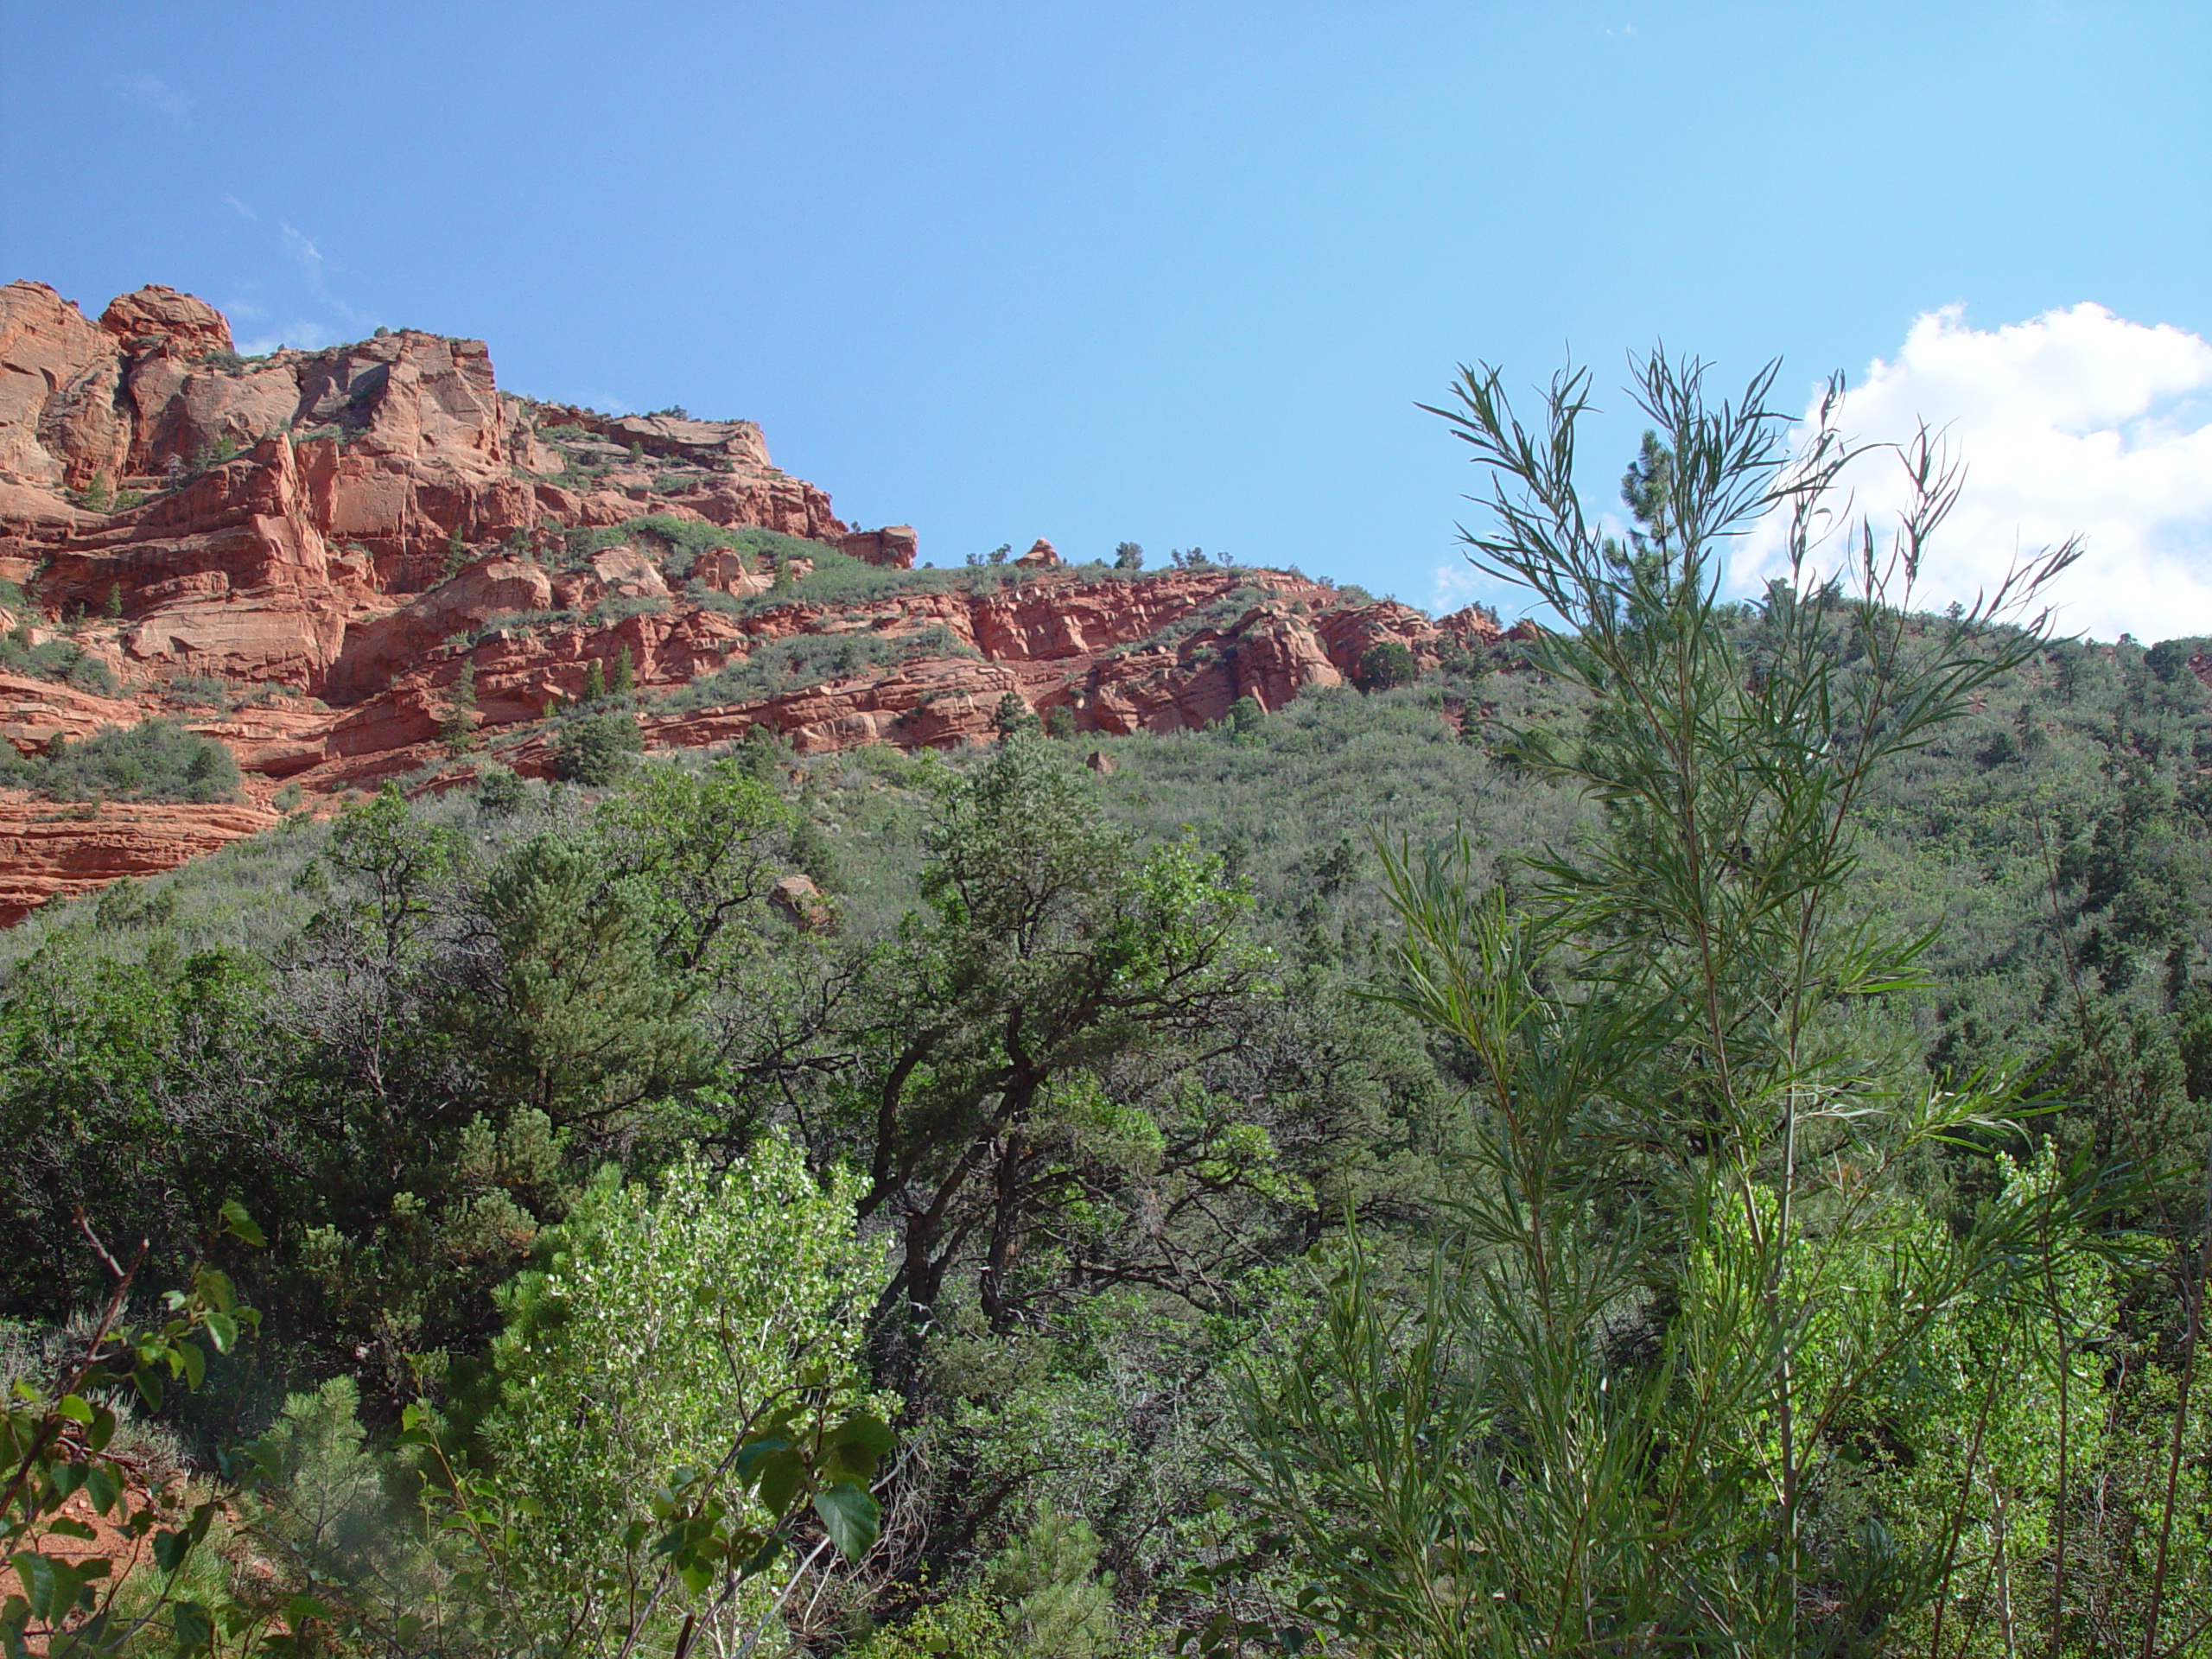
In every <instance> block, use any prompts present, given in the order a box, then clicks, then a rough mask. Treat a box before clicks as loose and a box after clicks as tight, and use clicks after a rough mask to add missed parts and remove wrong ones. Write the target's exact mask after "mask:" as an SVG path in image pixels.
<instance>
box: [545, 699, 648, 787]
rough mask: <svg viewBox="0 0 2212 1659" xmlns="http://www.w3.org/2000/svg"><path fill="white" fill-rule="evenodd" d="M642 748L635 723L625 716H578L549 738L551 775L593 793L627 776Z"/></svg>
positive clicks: (643, 744) (643, 748) (641, 737)
mask: <svg viewBox="0 0 2212 1659" xmlns="http://www.w3.org/2000/svg"><path fill="white" fill-rule="evenodd" d="M644 752H645V738H644V737H643V736H642V735H641V734H639V730H638V722H637V721H634V720H632V719H631V718H630V716H629V715H579V716H577V717H575V719H572V720H567V721H563V722H562V723H561V727H560V729H559V730H558V731H556V733H555V734H554V735H553V775H554V776H555V777H556V778H559V779H564V780H565V781H567V782H569V783H572V784H582V785H586V786H587V787H588V788H593V789H597V788H600V787H602V786H603V785H607V784H611V783H613V782H614V781H615V779H618V778H620V777H621V775H622V774H623V773H624V772H627V771H628V770H629V769H630V766H631V763H632V758H633V757H634V756H636V755H639V754H641V753H644Z"/></svg>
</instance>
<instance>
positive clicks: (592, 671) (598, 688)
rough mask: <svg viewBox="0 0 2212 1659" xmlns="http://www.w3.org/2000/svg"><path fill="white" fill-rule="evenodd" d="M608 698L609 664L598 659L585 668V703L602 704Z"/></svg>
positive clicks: (593, 659)
mask: <svg viewBox="0 0 2212 1659" xmlns="http://www.w3.org/2000/svg"><path fill="white" fill-rule="evenodd" d="M606 698H607V664H604V663H602V662H601V661H600V659H599V658H596V657H594V658H592V659H591V661H590V662H589V663H588V664H586V666H585V668H584V701H585V702H588V703H590V702H604V701H606Z"/></svg>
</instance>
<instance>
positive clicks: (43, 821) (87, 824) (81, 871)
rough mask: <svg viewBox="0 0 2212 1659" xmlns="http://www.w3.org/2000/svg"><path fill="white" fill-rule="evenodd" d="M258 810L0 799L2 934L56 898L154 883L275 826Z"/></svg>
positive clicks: (15, 796)
mask: <svg viewBox="0 0 2212 1659" xmlns="http://www.w3.org/2000/svg"><path fill="white" fill-rule="evenodd" d="M277 817H278V815H277V813H275V812H272V811H270V810H267V809H266V808H264V807H258V806H139V805H121V804H109V805H105V806H93V807H72V806H57V805H55V804H54V803H53V802H52V801H38V800H30V799H28V798H25V797H24V796H22V794H21V793H20V792H17V791H8V792H7V793H6V794H5V795H4V796H0V927H10V926H13V925H15V924H16V923H17V922H20V921H21V920H22V918H24V917H25V916H27V915H29V913H30V912H32V911H34V910H36V909H37V908H38V907H39V906H41V905H43V904H45V903H46V902H48V900H49V899H54V898H63V899H73V898H75V897H76V896H77V895H78V894H79V893H92V892H96V891H97V890H99V888H101V887H105V886H107V885H108V883H110V882H111V881H116V880H121V879H122V878H124V877H125V876H144V875H159V874H162V872H163V871H164V870H173V869H175V868H176V867H177V866H178V865H180V864H181V863H183V862H184V861H186V860H187V859H192V858H198V857H199V856H200V855H202V854H203V853H212V852H213V851H214V850H215V849H217V848H218V847H220V846H222V845H223V844H224V843H225V842H232V841H236V840H238V837H240V836H251V835H254V834H256V833H257V832H259V831H260V830H263V829H269V828H270V826H272V825H273V824H275V823H277Z"/></svg>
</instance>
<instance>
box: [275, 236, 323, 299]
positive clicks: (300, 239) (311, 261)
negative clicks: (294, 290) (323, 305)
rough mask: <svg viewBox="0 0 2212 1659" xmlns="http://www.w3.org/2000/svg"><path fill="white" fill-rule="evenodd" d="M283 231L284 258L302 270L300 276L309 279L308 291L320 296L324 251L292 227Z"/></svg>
mask: <svg viewBox="0 0 2212 1659" xmlns="http://www.w3.org/2000/svg"><path fill="white" fill-rule="evenodd" d="M281 229H282V231H283V240H284V257H286V258H287V259H289V260H290V261H291V262H292V263H293V264H296V265H297V266H298V267H299V268H300V275H301V276H302V277H305V278H306V279H307V285H308V292H310V293H312V294H315V295H317V296H320V295H321V293H322V291H323V287H322V251H321V249H319V248H317V247H316V246H315V244H314V243H313V242H311V241H309V240H308V238H306V237H304V236H302V235H301V234H300V232H297V231H296V230H294V229H293V228H292V227H291V226H289V225H286V226H282V227H281Z"/></svg>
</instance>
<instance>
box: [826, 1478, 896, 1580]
mask: <svg viewBox="0 0 2212 1659" xmlns="http://www.w3.org/2000/svg"><path fill="white" fill-rule="evenodd" d="M814 1512H815V1514H817V1515H818V1516H821V1517H822V1525H823V1529H825V1530H826V1531H828V1533H829V1541H831V1542H832V1543H834V1544H836V1546H837V1552H838V1554H841V1555H842V1556H843V1557H844V1558H845V1559H846V1560H848V1561H858V1560H860V1558H861V1556H863V1555H865V1554H868V1548H869V1547H870V1546H871V1545H873V1544H874V1542H875V1535H876V1533H877V1531H878V1530H879V1529H880V1528H881V1526H882V1524H883V1516H882V1512H881V1511H880V1510H878V1509H877V1508H876V1504H875V1499H874V1497H870V1496H869V1494H868V1488H867V1487H865V1486H862V1485H861V1484H859V1483H858V1482H856V1481H849V1480H836V1481H832V1482H830V1483H829V1484H828V1485H826V1486H824V1487H823V1489H822V1490H821V1491H818V1492H817V1493H815V1495H814Z"/></svg>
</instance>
